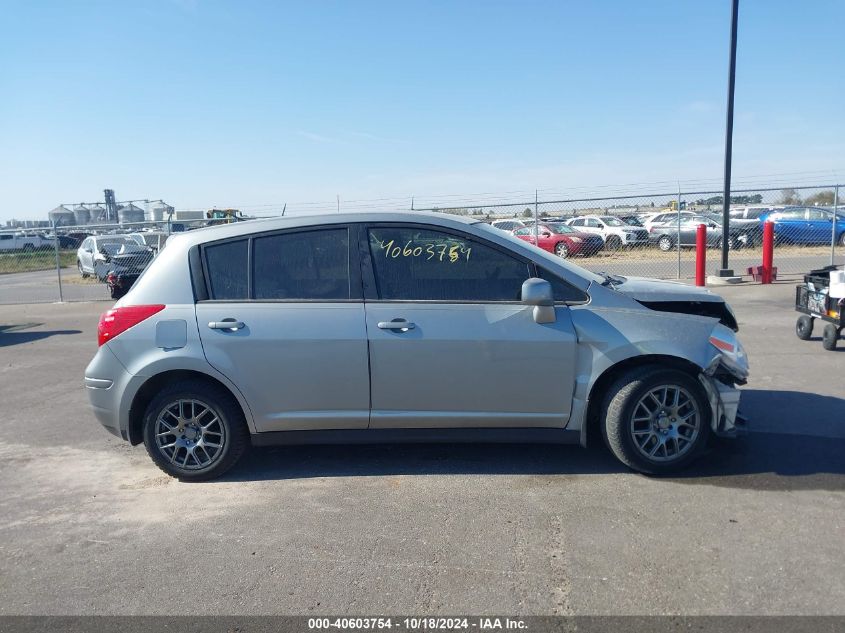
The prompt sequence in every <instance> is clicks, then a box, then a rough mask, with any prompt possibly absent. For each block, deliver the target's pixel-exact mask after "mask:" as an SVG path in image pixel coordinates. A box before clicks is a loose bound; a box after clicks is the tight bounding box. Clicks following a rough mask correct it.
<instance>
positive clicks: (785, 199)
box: [780, 189, 801, 204]
mask: <svg viewBox="0 0 845 633" xmlns="http://www.w3.org/2000/svg"><path fill="white" fill-rule="evenodd" d="M780 201H781V203H782V204H801V196H799V195H798V192H797V191H795V189H782V190H781V192H780Z"/></svg>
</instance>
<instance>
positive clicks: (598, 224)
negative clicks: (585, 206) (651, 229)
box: [567, 215, 648, 250]
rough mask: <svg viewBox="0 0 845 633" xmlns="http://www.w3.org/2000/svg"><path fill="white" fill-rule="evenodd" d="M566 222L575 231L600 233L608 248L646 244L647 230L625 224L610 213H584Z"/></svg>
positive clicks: (614, 248)
mask: <svg viewBox="0 0 845 633" xmlns="http://www.w3.org/2000/svg"><path fill="white" fill-rule="evenodd" d="M567 224H568V225H569V226H571V227H572V228H574V229H575V230H576V231H581V232H584V233H593V234H594V235H600V236H601V237H602V239H603V240H604V245H605V248H607V249H608V250H618V249H620V248H622V247H623V246H645V245H646V244H648V231H646V230H645V229H641V228H638V227H636V226H630V225H628V224H625V223H624V222H623V221H622V220H620V219H619V218H616V217H614V216H612V215H585V216H581V217H577V218H573V219H571V220H569V221H568V222H567Z"/></svg>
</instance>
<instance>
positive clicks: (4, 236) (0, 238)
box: [0, 235, 12, 240]
mask: <svg viewBox="0 0 845 633" xmlns="http://www.w3.org/2000/svg"><path fill="white" fill-rule="evenodd" d="M10 239H12V236H11V235H0V240H10Z"/></svg>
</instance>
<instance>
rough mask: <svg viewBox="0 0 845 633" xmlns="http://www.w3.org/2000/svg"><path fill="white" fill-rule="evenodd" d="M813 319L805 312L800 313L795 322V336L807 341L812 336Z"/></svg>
mask: <svg viewBox="0 0 845 633" xmlns="http://www.w3.org/2000/svg"><path fill="white" fill-rule="evenodd" d="M814 322H815V319H814V318H813V317H811V316H807V315H806V314H802V315H801V316H800V317H798V320H797V321H796V322H795V336H797V337H798V338H800V339H801V340H802V341H809V340H810V338H811V337H812V336H813V324H814Z"/></svg>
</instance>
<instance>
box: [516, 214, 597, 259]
mask: <svg viewBox="0 0 845 633" xmlns="http://www.w3.org/2000/svg"><path fill="white" fill-rule="evenodd" d="M513 234H514V235H515V236H516V237H518V238H519V239H521V240H525V241H526V242H528V243H529V244H535V243H536V244H537V246H539V247H540V248H542V249H543V250H544V251H549V252H550V253H554V254H555V255H557V256H558V257H569V256H570V255H595V254H596V253H598V252H599V251H600V250H601V249H602V248H604V240H603V239H602V238H601V236H600V235H593V234H592V233H579V232H578V231H576V230H575V229H573V228H572V227H571V226H567V225H566V224H563V223H559V222H549V223H543V224H539V225H538V226H537V241H535V239H534V226H533V225H532V226H526V227H523V228H521V229H517V230H515V231H514V232H513Z"/></svg>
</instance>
